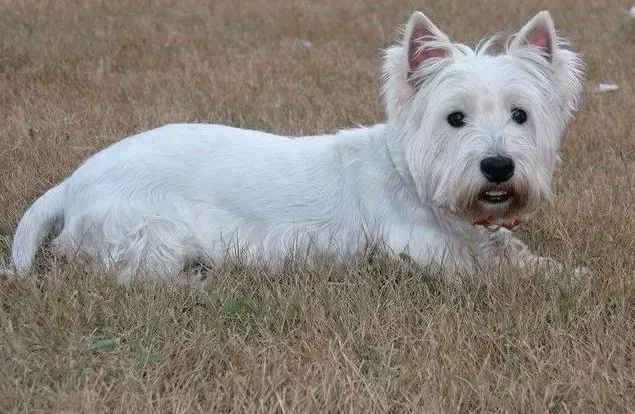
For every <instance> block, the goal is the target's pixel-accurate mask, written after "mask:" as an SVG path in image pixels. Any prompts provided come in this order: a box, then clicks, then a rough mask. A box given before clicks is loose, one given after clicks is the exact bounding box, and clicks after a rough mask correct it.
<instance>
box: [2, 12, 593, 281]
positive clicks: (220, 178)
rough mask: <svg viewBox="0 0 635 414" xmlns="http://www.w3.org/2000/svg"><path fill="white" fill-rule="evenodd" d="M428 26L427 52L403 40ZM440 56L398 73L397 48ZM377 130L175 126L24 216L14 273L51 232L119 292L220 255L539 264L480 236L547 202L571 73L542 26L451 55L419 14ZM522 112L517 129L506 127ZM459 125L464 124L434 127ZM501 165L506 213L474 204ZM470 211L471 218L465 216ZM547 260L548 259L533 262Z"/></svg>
mask: <svg viewBox="0 0 635 414" xmlns="http://www.w3.org/2000/svg"><path fill="white" fill-rule="evenodd" d="M421 25H427V26H425V27H424V29H426V28H429V29H430V30H429V31H430V33H432V34H433V35H434V38H431V39H411V33H413V32H412V30H413V28H415V27H419V28H421V27H422V26H421ZM536 25H538V26H540V27H541V28H543V29H544V28H546V29H547V30H548V31H549V32H548V33H551V34H552V36H553V42H554V43H553V45H554V50H553V54H552V56H547V57H545V56H544V53H542V52H541V51H540V50H536V49H535V48H534V47H532V45H528V44H524V43H523V36H526V33H529V32H531V30H532V28H533V27H535V26H536ZM413 41H418V42H420V45H419V46H420V47H421V48H423V49H425V48H442V49H443V50H445V51H447V57H444V58H436V59H428V60H427V61H425V62H424V63H423V64H422V65H421V67H419V68H417V70H416V71H414V72H412V73H409V67H408V46H409V45H410V42H413ZM384 77H385V87H384V95H385V98H386V107H387V114H388V118H387V121H386V123H384V124H378V125H375V126H372V127H370V128H359V129H352V130H348V131H343V132H340V133H338V134H335V135H325V136H313V137H301V138H288V137H280V136H276V135H272V134H268V133H264V132H259V131H250V130H243V129H236V128H230V127H227V126H220V125H203V124H174V125H166V126H164V127H161V128H158V129H154V130H151V131H147V132H144V133H141V134H138V135H135V136H132V137H129V138H127V139H124V140H123V141H120V142H118V143H116V144H114V145H112V146H110V147H108V148H106V149H104V150H103V151H101V152H99V153H97V154H96V155H94V156H93V157H91V158H90V159H88V160H87V161H86V162H85V163H84V164H83V165H82V166H81V167H80V168H79V169H78V170H77V171H75V172H74V173H73V174H72V175H71V176H70V177H69V178H68V179H66V180H64V181H63V182H62V183H60V184H59V185H58V186H56V187H54V188H53V189H51V190H49V191H48V192H47V193H46V194H45V195H44V196H42V197H41V198H40V199H39V200H37V201H36V202H35V203H34V204H33V205H32V206H31V207H30V208H29V209H28V210H27V212H26V213H25V215H24V217H23V218H22V220H21V221H20V223H19V226H18V229H17V231H16V234H15V237H14V244H13V251H12V263H13V266H14V267H15V269H16V270H17V271H18V272H20V273H22V272H25V271H27V270H28V269H29V268H30V267H31V265H32V262H33V259H34V256H35V253H36V250H37V249H38V246H39V245H40V244H41V242H42V240H43V238H44V237H45V236H46V234H48V233H49V232H50V231H51V230H52V229H53V228H54V225H55V224H59V225H61V227H62V228H61V232H60V234H59V235H58V236H57V238H56V239H55V240H54V242H53V244H54V247H55V250H56V251H58V252H60V253H62V254H66V255H69V254H74V253H76V252H79V253H80V254H82V255H84V256H87V257H88V258H90V259H91V260H93V261H95V262H96V263H98V264H104V265H107V266H115V267H116V269H118V271H119V272H120V274H121V275H122V277H123V278H129V277H132V276H134V275H135V274H136V273H137V272H139V271H141V270H142V269H144V270H146V271H147V270H150V271H153V272H158V273H159V274H173V273H178V272H179V271H180V270H181V269H182V268H183V266H184V264H185V263H186V262H187V261H189V260H196V259H198V260H201V259H202V260H209V261H214V260H216V259H220V258H222V257H223V255H225V254H226V250H227V248H228V246H231V245H234V244H235V245H238V246H242V247H244V248H245V249H247V252H248V254H249V255H258V256H259V257H264V258H266V259H268V260H270V261H276V260H279V259H281V258H283V257H285V255H286V254H288V253H289V250H290V249H294V248H295V249H297V248H306V246H307V245H309V244H312V245H314V247H315V248H317V249H318V250H319V249H328V250H336V251H339V252H343V253H344V254H349V253H355V252H356V251H359V250H360V249H362V248H364V246H365V244H366V243H367V241H368V238H369V237H371V238H373V239H381V240H383V241H384V242H385V244H386V246H387V247H388V248H389V249H391V250H392V251H394V252H407V253H408V254H409V255H410V256H411V257H412V258H413V259H415V260H416V261H418V262H419V263H422V264H437V265H441V266H442V267H443V268H444V269H447V270H452V271H454V270H459V271H466V272H473V271H474V270H476V269H478V268H479V267H480V266H487V265H490V264H496V263H500V261H501V260H503V259H512V260H513V261H514V262H515V263H517V264H519V265H521V266H526V265H530V264H532V263H533V264H535V263H537V262H538V261H539V258H537V257H535V256H534V255H532V254H531V252H529V250H528V249H527V248H526V247H525V246H524V244H522V242H520V241H519V240H518V239H516V238H515V237H514V236H513V235H512V233H511V232H510V231H507V230H505V229H501V230H498V231H490V230H488V229H487V228H485V227H483V226H476V225H474V224H473V222H474V221H475V220H476V219H477V218H478V216H479V215H482V214H487V215H490V216H491V217H492V222H493V223H494V224H496V223H498V224H502V223H504V222H507V221H510V220H515V219H522V220H527V219H529V218H530V217H531V216H532V215H533V214H534V213H535V212H536V211H537V210H538V209H539V208H540V207H541V206H543V205H544V204H545V203H546V202H548V201H549V200H550V199H551V197H552V191H551V181H552V177H553V174H554V172H555V170H556V168H557V166H558V163H559V156H558V151H559V148H560V145H561V140H562V137H563V133H564V130H565V126H566V123H567V121H568V119H569V117H570V116H571V114H572V113H573V112H574V110H575V108H576V103H577V99H578V96H579V93H580V89H581V81H580V60H579V58H578V57H577V56H576V55H575V54H574V53H572V52H570V51H568V50H565V49H564V48H563V47H562V45H561V43H559V42H558V41H557V39H556V38H555V32H554V31H553V22H552V21H551V18H550V17H549V14H548V13H547V12H542V13H540V14H539V15H537V16H536V18H534V20H532V21H531V22H529V23H528V24H527V25H526V26H525V27H524V28H523V29H521V32H520V35H519V36H518V37H517V38H516V39H514V41H512V42H511V43H510V44H509V46H508V50H507V52H506V53H504V54H502V55H498V56H494V55H490V54H488V53H487V47H482V48H480V49H477V50H472V49H470V48H469V47H467V46H465V45H460V44H455V43H451V42H450V40H449V38H448V37H446V35H444V34H443V33H442V32H441V31H440V30H439V29H437V28H436V26H434V25H432V23H431V22H430V20H429V19H427V18H426V17H425V16H424V15H423V14H421V13H418V12H417V13H415V14H413V16H412V17H411V19H410V21H409V23H408V26H407V29H406V33H405V35H404V40H403V42H401V43H400V44H398V45H395V46H392V47H391V48H389V49H388V51H387V54H386V59H385V66H384ZM515 106H521V107H522V108H524V109H525V110H526V111H527V112H528V113H529V120H528V121H527V123H525V124H523V125H517V124H515V123H514V122H512V121H511V119H510V111H511V110H512V108H513V107H515ZM456 110H461V111H464V112H465V113H466V116H467V125H466V126H465V127H463V128H459V129H457V128H453V127H451V126H450V125H448V123H447V121H446V118H447V115H448V114H449V113H451V112H453V111H456ZM497 153H505V154H508V155H509V156H511V157H512V158H513V159H514V161H515V163H516V172H515V174H514V177H513V178H512V180H511V181H510V185H511V186H512V187H513V188H516V189H521V190H523V191H525V192H526V194H527V197H526V203H523V205H522V206H521V207H520V208H516V209H513V211H512V209H510V208H508V206H507V207H506V206H493V207H492V206H483V205H481V204H479V203H478V202H476V201H475V200H476V197H477V196H478V194H479V192H480V191H481V190H482V189H483V188H484V187H486V186H487V185H488V183H487V180H485V178H484V177H483V175H482V174H481V172H480V171H479V163H480V160H481V159H482V158H484V157H486V156H489V155H493V154H497ZM475 205H476V206H478V207H474V206H475ZM545 260H547V259H545Z"/></svg>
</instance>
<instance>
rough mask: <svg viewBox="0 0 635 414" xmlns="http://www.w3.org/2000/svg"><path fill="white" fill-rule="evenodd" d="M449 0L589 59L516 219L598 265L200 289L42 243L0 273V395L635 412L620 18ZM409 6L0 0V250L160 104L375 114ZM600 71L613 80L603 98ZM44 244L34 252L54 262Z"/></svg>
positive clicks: (313, 123)
mask: <svg viewBox="0 0 635 414" xmlns="http://www.w3.org/2000/svg"><path fill="white" fill-rule="evenodd" d="M510 5H511V3H508V2H503V1H500V0H491V1H488V2H482V3H478V4H476V3H474V4H472V5H470V6H469V7H466V6H465V3H464V2H461V1H458V0H449V1H440V0H439V1H437V0H431V1H429V2H426V5H425V11H426V12H427V13H429V14H430V15H431V16H432V17H433V19H434V20H435V22H436V23H437V24H438V25H439V26H440V27H441V28H442V29H444V30H446V31H447V32H448V33H450V34H451V35H452V36H454V37H455V38H457V39H459V40H462V41H476V40H478V39H480V38H481V37H483V36H485V35H492V34H495V33H496V32H498V31H500V30H504V29H507V30H510V29H517V28H518V27H520V25H521V24H522V22H524V21H525V20H527V19H528V18H529V17H531V16H532V15H533V13H535V12H537V11H539V10H541V9H543V8H549V9H550V10H551V11H552V13H553V15H554V18H555V20H556V24H557V26H558V27H559V28H560V29H561V31H562V33H563V34H564V35H565V36H566V37H568V38H569V39H570V40H571V42H572V44H573V45H574V47H575V49H576V50H580V51H581V52H582V53H583V54H584V57H585V61H586V62H587V74H588V75H587V78H588V79H587V88H586V92H585V104H584V106H583V108H582V110H581V112H580V113H579V114H578V116H577V117H576V119H575V121H574V122H573V124H572V125H571V128H570V129H569V133H568V138H567V142H566V145H565V149H564V159H565V163H564V166H563V168H562V171H561V174H560V175H559V178H558V183H557V192H558V198H557V200H556V202H555V204H554V205H553V206H552V208H551V209H549V210H548V211H545V212H543V214H541V215H540V216H539V217H538V218H537V219H536V220H535V221H534V222H533V223H531V224H530V225H529V226H528V227H527V228H526V229H525V230H523V232H522V238H523V239H525V240H526V241H527V242H528V243H529V244H530V245H531V246H532V247H533V248H534V249H536V250H538V251H539V252H541V253H543V254H545V255H549V256H552V257H555V258H558V259H559V260H562V261H564V262H567V263H577V264H586V265H588V266H590V267H592V268H593V269H594V270H595V273H596V275H595V277H594V280H593V285H594V289H593V291H592V293H589V292H588V291H584V290H582V289H580V288H577V287H576V286H575V284H573V283H571V282H570V281H568V280H566V279H563V280H558V281H551V282H544V281H540V280H536V279H531V278H527V277H519V276H518V275H508V276H510V277H499V278H496V277H488V278H485V277H484V278H483V279H482V280H478V281H476V282H474V283H472V284H470V285H468V286H466V287H465V288H464V289H460V290H457V289H456V288H453V287H451V286H446V285H440V284H438V283H437V282H434V281H432V280H430V279H429V278H428V277H427V274H426V272H423V271H422V270H421V269H418V268H416V267H415V266H413V265H411V264H408V263H405V262H402V261H399V260H398V259H391V258H385V257H382V258H379V259H377V260H375V261H372V262H367V261H360V262H359V263H355V264H351V265H350V266H348V267H346V268H341V267H333V266H331V265H329V264H328V263H322V264H318V265H313V266H303V265H296V266H291V267H289V268H288V269H284V270H283V271H280V272H273V271H270V270H268V269H266V268H265V267H246V266H244V265H241V264H240V263H232V262H231V261H228V263H226V264H225V265H223V266H221V267H220V268H219V269H217V270H216V271H215V273H214V275H213V277H212V278H210V280H209V282H208V283H207V284H206V285H205V286H204V287H203V288H202V289H194V288H192V287H188V286H183V285H173V284H166V283H163V284H157V283H151V282H137V283H133V284H132V285H130V286H121V285H118V284H117V283H116V282H115V281H114V280H113V279H112V278H109V277H107V276H104V275H93V274H89V273H88V271H87V270H86V269H85V268H84V267H82V266H81V264H79V263H71V264H68V263H59V262H57V261H56V260H55V259H52V258H47V257H44V258H43V259H42V260H41V266H40V267H39V270H38V272H37V274H34V275H31V276H29V277H26V278H22V279H12V280H8V281H4V282H2V283H0V301H1V305H2V306H0V370H1V372H2V373H1V374H0V411H2V412H13V411H29V412H32V411H56V412H59V411H64V412H71V411H72V412H77V411H83V412H106V411H107V412H156V411H172V412H186V411H187V412H189V411H216V412H217V411H230V410H231V411H239V412H243V411H248V412H265V411H266V412H269V411H275V412H297V411H303V412H306V411H309V412H315V411H318V412H321V411H354V412H375V411H397V412H399V411H417V412H418V411H433V412H447V411H481V410H482V411H497V410H500V411H508V412H509V411H511V412H547V411H550V412H558V411H576V412H581V411H582V412H584V411H586V412H597V411H611V412H626V411H633V410H635V362H634V361H635V358H634V352H635V350H634V349H633V348H634V347H635V283H634V276H635V260H634V257H633V256H634V252H635V219H634V217H633V200H634V196H633V182H635V177H634V175H635V168H634V167H635V146H634V141H633V136H634V130H633V125H632V108H633V107H634V106H635V98H634V96H635V94H634V93H633V92H634V91H633V87H632V84H631V82H632V81H633V69H632V61H633V59H634V58H635V44H634V43H633V40H632V39H633V38H634V35H635V34H634V31H635V22H634V21H633V20H632V19H631V18H629V17H628V15H627V13H626V12H625V5H622V4H620V3H619V2H617V1H611V0H608V1H605V2H601V3H597V2H592V1H590V0H583V1H582V2H579V1H573V0H554V1H552V2H550V3H548V4H547V3H541V2H538V1H533V0H530V1H526V2H522V3H521V4H518V3H516V4H514V6H513V7H510ZM420 7H422V5H421V2H415V1H409V0H404V1H400V2H397V1H394V2H386V1H364V2H361V1H356V0H344V1H341V0H339V1H335V0H327V1H323V2H309V1H303V0H298V1H295V2H292V1H290V0H256V1H252V2H236V1H228V0H218V1H215V2H203V1H195V0H184V1H180V2H170V1H167V0H157V1H152V2H150V1H142V0H139V1H135V2H107V1H99V0H93V1H90V2H73V1H71V0H57V1H48V0H47V1H41V2H4V3H2V4H0V90H1V91H2V96H3V99H2V100H0V112H1V114H2V119H4V122H3V123H2V125H0V160H1V162H0V178H1V179H0V208H1V211H2V215H1V216H0V257H3V258H6V257H8V251H9V244H10V238H11V235H12V232H13V231H14V229H15V227H16V224H17V220H18V219H19V218H20V216H21V214H22V213H23V211H24V209H25V208H26V206H27V205H28V203H30V202H31V201H32V200H33V199H34V198H35V197H37V196H38V195H39V194H41V193H42V192H43V191H44V190H45V189H46V188H48V187H50V186H51V185H52V184H53V183H55V182H58V181H59V180H61V179H62V178H63V177H65V176H66V175H67V174H69V172H70V171H72V170H73V169H74V168H75V167H76V166H77V165H78V164H79V163H80V162H81V161H82V160H83V159H84V158H85V157H87V156H88V155H90V154H92V153H94V152H95V151H96V150H98V149H99V148H102V147H104V146H105V145H107V144H109V143H112V142H115V141H117V140H119V139H120V138H122V137H124V136H126V135H129V134H131V133H133V132H136V131H141V130H145V129H148V128H151V127H154V126H159V125H161V124H164V123H167V122H174V121H189V122H197V121H205V122H214V123H226V124H231V125H234V126H239V127H248V128H254V129H264V130H269V131H274V132H278V133H285V134H294V135H296V134H304V133H319V132H327V131H333V130H335V129H338V128H343V127H346V126H350V125H353V124H355V123H361V124H371V123H374V122H378V121H380V120H381V119H382V117H383V112H382V107H381V104H380V99H379V97H378V94H377V91H378V86H379V81H378V79H379V69H378V68H379V62H380V54H379V53H378V52H379V48H380V47H384V46H386V45H387V44H389V43H390V42H391V41H392V40H393V39H394V34H395V27H396V26H398V25H400V24H402V23H403V22H404V21H405V19H406V18H407V16H408V15H409V13H410V12H411V11H412V10H415V9H417V8H420ZM600 82H615V83H616V84H618V85H619V87H620V89H619V90H618V91H617V92H614V93H606V94H602V93H599V92H598V91H597V85H598V83H600ZM45 256H46V255H45Z"/></svg>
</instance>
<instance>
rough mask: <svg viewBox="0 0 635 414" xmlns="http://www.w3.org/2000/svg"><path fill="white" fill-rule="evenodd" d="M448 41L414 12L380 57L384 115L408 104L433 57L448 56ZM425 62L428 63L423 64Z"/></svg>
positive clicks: (430, 68)
mask: <svg viewBox="0 0 635 414" xmlns="http://www.w3.org/2000/svg"><path fill="white" fill-rule="evenodd" d="M451 50H452V44H451V42H450V39H449V38H448V36H446V35H445V33H443V32H442V31H441V30H439V29H438V28H437V27H436V26H435V25H434V23H432V22H431V21H430V19H428V18H427V17H426V15H425V14H423V13H421V12H414V13H413V14H412V15H411V16H410V19H409V20H408V23H407V24H406V30H405V31H404V34H403V40H402V41H401V42H400V43H399V44H397V45H393V46H391V47H389V48H388V49H387V50H386V54H385V57H384V85H383V95H384V100H385V103H386V113H387V115H388V117H389V118H390V117H393V116H395V115H397V114H398V113H399V112H400V111H401V109H402V108H404V107H405V106H407V105H408V103H409V102H410V99H411V98H412V95H413V94H414V93H415V92H417V90H418V89H419V87H420V86H421V84H422V82H423V81H424V79H425V77H426V75H427V74H429V72H430V71H434V70H435V65H434V64H432V65H430V63H434V62H435V61H439V60H442V59H443V58H445V57H448V56H449V55H450V53H451ZM426 63H428V64H426Z"/></svg>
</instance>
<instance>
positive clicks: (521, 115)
mask: <svg viewBox="0 0 635 414" xmlns="http://www.w3.org/2000/svg"><path fill="white" fill-rule="evenodd" d="M512 119H513V120H514V122H516V123H517V124H518V125H521V124H524V123H525V122H527V112H525V111H524V110H522V109H520V108H514V109H512Z"/></svg>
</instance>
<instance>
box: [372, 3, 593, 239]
mask: <svg viewBox="0 0 635 414" xmlns="http://www.w3.org/2000/svg"><path fill="white" fill-rule="evenodd" d="M492 43H493V42H492V41H489V42H485V43H483V44H481V45H480V46H479V47H477V48H476V49H475V50H473V49H471V48H469V47H468V46H465V45H462V44H457V43H453V42H451V41H450V39H449V37H448V36H447V35H445V34H444V33H443V32H442V31H440V30H439V29H438V28H437V27H436V26H435V25H434V24H433V23H432V22H431V21H430V20H429V19H428V18H427V17H426V16H425V15H424V14H423V13H420V12H416V13H414V14H413V15H412V16H411V17H410V20H409V21H408V24H407V26H406V30H405V33H404V38H403V41H402V42H401V44H398V45H396V46H393V47H391V48H389V49H388V50H387V52H386V59H385V65H384V76H385V84H384V97H385V101H386V109H387V114H388V124H389V127H390V128H392V130H393V131H395V133H394V135H395V136H396V138H395V139H394V140H393V141H392V142H389V143H388V145H389V149H390V151H391V154H392V156H393V158H395V160H396V162H397V163H398V164H399V165H400V166H401V168H402V172H403V173H405V174H408V175H409V176H410V177H411V178H412V182H413V183H414V185H415V187H416V189H417V192H418V194H419V197H420V198H421V199H422V200H424V201H425V202H430V203H433V204H435V205H437V206H439V207H442V208H447V209H450V210H451V211H453V212H454V213H457V214H459V215H461V216H462V217H464V218H466V219H468V220H471V221H473V222H474V223H477V224H500V225H508V226H511V225H513V224H514V223H515V222H516V221H519V220H520V221H524V220H526V219H528V218H529V217H530V216H531V215H533V214H534V213H535V212H536V211H537V210H538V208H539V207H540V206H541V205H543V204H544V203H545V202H548V201H549V200H551V198H552V180H553V175H554V172H555V170H556V168H557V167H558V165H559V162H560V158H559V154H558V153H559V149H560V146H561V143H562V138H563V136H564V131H565V127H566V124H567V122H568V120H569V118H570V117H571V115H572V114H573V113H574V112H575V110H576V108H577V106H578V98H579V95H580V92H581V89H582V80H581V72H582V69H581V68H582V62H581V60H580V58H579V57H578V55H576V54H575V53H573V52H571V51H569V50H567V49H565V48H564V47H563V42H562V41H561V40H559V39H557V38H556V34H555V29H554V25H553V21H552V19H551V16H550V15H549V13H548V12H546V11H543V12H540V13H538V14H537V15H536V16H535V17H534V18H533V19H532V20H531V21H529V22H528V23H527V24H526V25H525V26H524V27H523V28H522V29H521V30H520V31H519V32H518V33H517V34H516V35H515V36H513V37H512V38H511V39H510V41H508V43H507V46H506V51H505V52H504V53H501V54H498V55H493V54H489V53H488V48H489V47H490V46H491V44H492Z"/></svg>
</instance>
